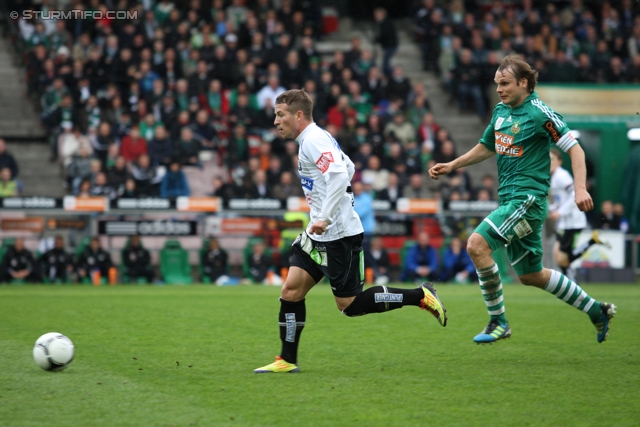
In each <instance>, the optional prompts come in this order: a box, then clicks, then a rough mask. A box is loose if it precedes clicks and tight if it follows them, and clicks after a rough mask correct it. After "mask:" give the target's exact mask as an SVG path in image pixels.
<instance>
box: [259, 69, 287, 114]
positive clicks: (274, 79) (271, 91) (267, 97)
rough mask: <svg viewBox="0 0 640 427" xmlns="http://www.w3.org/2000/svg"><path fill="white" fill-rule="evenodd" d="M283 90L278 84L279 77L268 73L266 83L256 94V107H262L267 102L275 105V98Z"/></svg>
mask: <svg viewBox="0 0 640 427" xmlns="http://www.w3.org/2000/svg"><path fill="white" fill-rule="evenodd" d="M284 91H285V88H283V87H282V86H280V79H279V77H278V76H277V75H274V74H272V75H270V76H269V78H268V79H267V85H266V86H264V87H263V88H262V89H260V91H259V92H258V94H257V101H258V108H260V109H262V108H264V107H265V105H267V103H269V104H270V105H271V106H272V107H275V104H276V98H277V97H278V96H279V95H280V94H281V93H283V92H284Z"/></svg>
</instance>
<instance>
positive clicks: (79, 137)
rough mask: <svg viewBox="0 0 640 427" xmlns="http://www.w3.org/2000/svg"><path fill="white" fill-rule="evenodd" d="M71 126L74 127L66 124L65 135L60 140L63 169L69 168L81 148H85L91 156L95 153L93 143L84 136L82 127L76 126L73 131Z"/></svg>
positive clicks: (59, 150)
mask: <svg viewBox="0 0 640 427" xmlns="http://www.w3.org/2000/svg"><path fill="white" fill-rule="evenodd" d="M70 126H72V124H71V122H69V123H65V124H64V126H63V133H62V134H61V135H60V138H59V139H58V160H59V161H60V163H61V165H62V167H63V168H68V167H69V165H70V164H71V162H72V161H73V158H74V156H76V155H77V154H78V153H79V152H80V149H81V148H84V149H85V150H86V151H87V152H88V153H89V154H91V153H92V152H93V147H92V145H91V141H90V140H89V138H87V137H86V136H85V135H83V134H82V131H81V130H80V127H79V126H78V125H75V126H73V130H72V129H71V128H70Z"/></svg>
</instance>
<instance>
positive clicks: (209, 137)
mask: <svg viewBox="0 0 640 427" xmlns="http://www.w3.org/2000/svg"><path fill="white" fill-rule="evenodd" d="M191 130H192V131H193V138H194V139H195V140H196V141H198V142H199V143H200V147H201V149H204V150H217V148H218V142H219V141H218V139H219V137H218V131H217V130H216V129H215V127H214V126H213V125H212V124H211V121H210V120H209V113H207V111H206V110H204V109H202V110H199V111H198V113H197V114H196V121H195V123H193V124H192V125H191Z"/></svg>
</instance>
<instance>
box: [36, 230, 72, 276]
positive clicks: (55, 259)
mask: <svg viewBox="0 0 640 427" xmlns="http://www.w3.org/2000/svg"><path fill="white" fill-rule="evenodd" d="M40 265H41V267H42V271H43V273H44V277H46V278H47V280H49V281H50V282H51V283H54V282H56V281H60V282H62V283H66V282H67V281H68V278H69V273H71V272H72V271H73V257H72V256H71V254H69V253H67V252H66V251H65V250H64V239H63V238H62V236H56V238H55V247H53V248H51V249H50V250H48V251H47V252H45V253H44V254H42V256H41V257H40Z"/></svg>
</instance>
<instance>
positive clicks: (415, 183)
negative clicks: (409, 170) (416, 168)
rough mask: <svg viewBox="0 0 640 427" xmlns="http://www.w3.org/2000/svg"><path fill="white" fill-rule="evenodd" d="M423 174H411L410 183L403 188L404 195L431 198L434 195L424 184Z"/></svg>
mask: <svg viewBox="0 0 640 427" xmlns="http://www.w3.org/2000/svg"><path fill="white" fill-rule="evenodd" d="M423 181H424V179H423V177H422V174H420V173H414V174H413V175H411V177H410V180H409V184H408V185H405V186H404V188H403V189H402V194H403V195H404V197H408V198H410V199H430V198H431V197H432V196H433V195H432V194H431V192H430V191H429V190H428V189H427V187H426V186H425V185H424V182H423Z"/></svg>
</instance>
